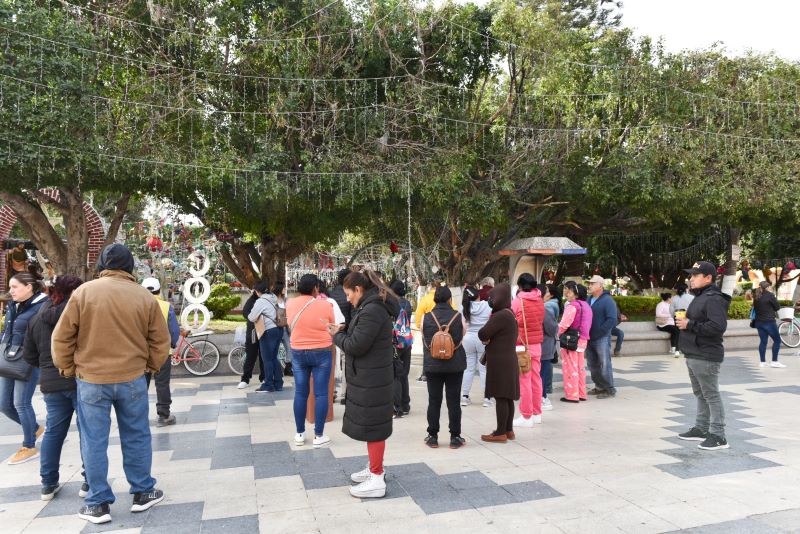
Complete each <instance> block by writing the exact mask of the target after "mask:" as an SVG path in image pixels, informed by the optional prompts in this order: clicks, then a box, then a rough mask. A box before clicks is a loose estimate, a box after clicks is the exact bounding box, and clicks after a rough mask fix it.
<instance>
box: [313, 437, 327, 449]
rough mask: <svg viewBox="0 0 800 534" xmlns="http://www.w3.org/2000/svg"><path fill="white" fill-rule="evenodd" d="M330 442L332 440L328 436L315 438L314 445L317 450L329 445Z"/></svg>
mask: <svg viewBox="0 0 800 534" xmlns="http://www.w3.org/2000/svg"><path fill="white" fill-rule="evenodd" d="M330 442H331V438H329V437H328V436H314V441H313V442H312V445H313V446H314V448H315V449H319V448H320V447H322V446H323V445H327V444H328V443H330Z"/></svg>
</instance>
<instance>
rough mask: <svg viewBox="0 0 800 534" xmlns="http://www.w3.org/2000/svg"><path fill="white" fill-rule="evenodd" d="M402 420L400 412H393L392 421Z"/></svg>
mask: <svg viewBox="0 0 800 534" xmlns="http://www.w3.org/2000/svg"><path fill="white" fill-rule="evenodd" d="M402 418H403V412H401V411H400V410H395V411H394V415H392V419H402Z"/></svg>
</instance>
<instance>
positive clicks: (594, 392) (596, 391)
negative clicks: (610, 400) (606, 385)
mask: <svg viewBox="0 0 800 534" xmlns="http://www.w3.org/2000/svg"><path fill="white" fill-rule="evenodd" d="M603 392H605V390H604V389H600V388H592V389H590V390H589V391H588V392H587V393H589V395H599V394H600V393H603Z"/></svg>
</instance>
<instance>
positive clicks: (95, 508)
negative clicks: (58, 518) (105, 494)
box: [78, 503, 111, 525]
mask: <svg viewBox="0 0 800 534" xmlns="http://www.w3.org/2000/svg"><path fill="white" fill-rule="evenodd" d="M78 517H80V518H81V519H85V520H86V521H88V522H90V523H94V524H95V525H99V524H101V523H108V522H109V521H111V508H110V507H109V506H108V503H103V504H92V505H89V504H87V505H86V506H84V507H83V508H81V509H80V510H78Z"/></svg>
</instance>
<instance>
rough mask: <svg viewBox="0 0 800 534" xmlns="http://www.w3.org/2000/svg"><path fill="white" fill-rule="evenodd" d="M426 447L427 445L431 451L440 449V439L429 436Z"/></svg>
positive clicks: (426, 439)
mask: <svg viewBox="0 0 800 534" xmlns="http://www.w3.org/2000/svg"><path fill="white" fill-rule="evenodd" d="M425 445H427V446H428V447H430V448H431V449H438V448H439V438H437V437H436V436H433V435H431V434H428V436H427V437H426V438H425Z"/></svg>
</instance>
